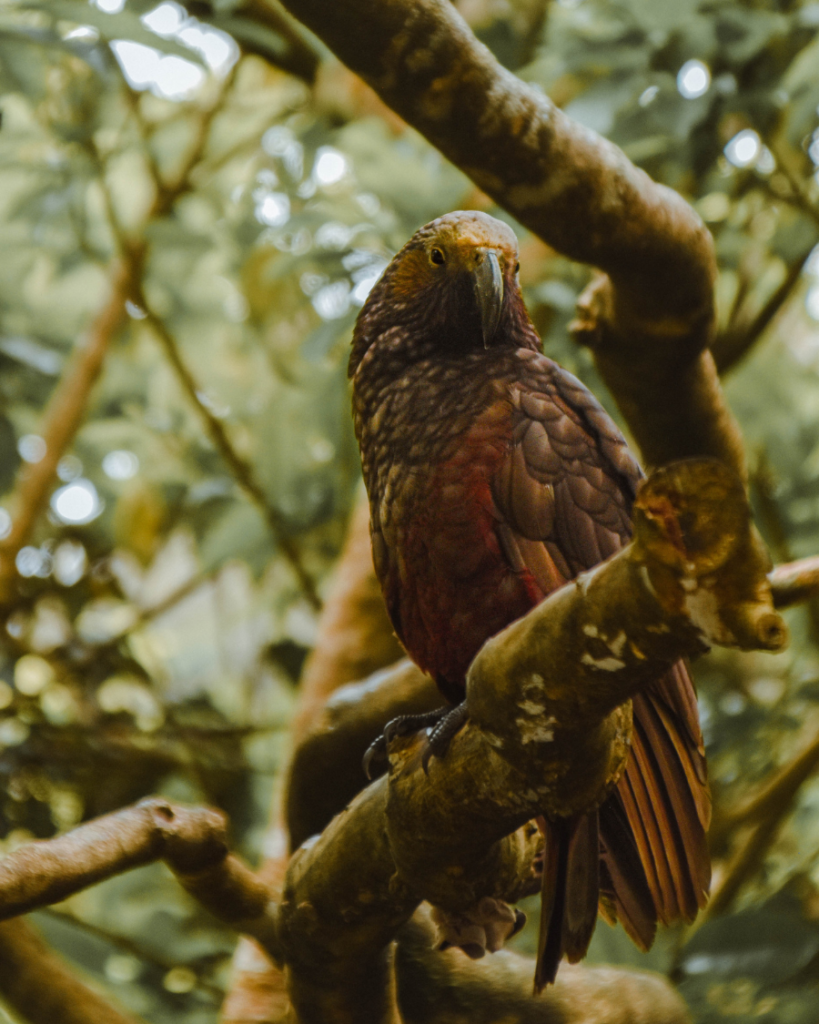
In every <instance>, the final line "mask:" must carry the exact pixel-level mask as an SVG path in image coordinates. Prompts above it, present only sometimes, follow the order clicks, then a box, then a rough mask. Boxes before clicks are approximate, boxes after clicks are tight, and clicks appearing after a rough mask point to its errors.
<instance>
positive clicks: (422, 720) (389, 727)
mask: <svg viewBox="0 0 819 1024" xmlns="http://www.w3.org/2000/svg"><path fill="white" fill-rule="evenodd" d="M448 712H449V708H446V707H443V708H437V709H436V710H435V711H427V712H425V713H424V714H422V715H399V716H398V718H393V720H392V721H391V722H388V723H387V724H386V726H385V727H384V731H383V732H382V733H381V735H380V736H379V737H378V739H376V740H374V741H373V742H372V743H371V744H370V745H369V747H367V750H366V752H365V754H364V760H363V762H362V764H363V767H364V774H365V775H366V776H367V778H368V779H374V778H376V777H377V776H379V775H381V774H383V772H385V771H386V770H387V767H388V765H389V748H390V744H391V743H392V741H393V740H395V739H398V737H399V736H410V735H412V733H416V732H419V731H420V730H421V729H429V728H430V727H436V726H437V725H438V724H439V723H440V722H441V721H442V720H445V719H446V718H447V717H448ZM433 735H435V729H433ZM453 735H454V733H453ZM447 745H448V743H447Z"/></svg>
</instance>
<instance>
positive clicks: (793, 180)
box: [763, 142, 819, 227]
mask: <svg viewBox="0 0 819 1024" xmlns="http://www.w3.org/2000/svg"><path fill="white" fill-rule="evenodd" d="M767 145H768V149H770V151H771V152H772V153H773V155H774V158H775V160H776V164H777V170H778V171H780V172H781V173H782V174H783V175H784V176H785V178H786V179H787V182H788V184H789V185H790V187H791V192H792V196H790V197H788V196H785V197H783V196H781V195H779V194H778V193H776V192H773V190H772V189H771V187H770V183H769V181H768V179H763V180H764V181H765V187H766V190H767V191H768V192H770V193H771V194H772V195H773V196H774V197H775V198H776V199H778V200H781V199H783V198H785V199H786V201H790V202H791V203H792V204H793V205H794V206H797V207H798V208H799V209H800V210H801V211H802V212H803V213H805V214H807V216H808V217H810V219H811V220H812V221H813V222H814V223H815V224H816V226H817V227H819V209H817V207H816V205H815V204H814V203H813V202H812V201H811V199H810V196H808V194H807V193H806V192H805V187H804V185H803V184H802V182H801V181H800V180H799V178H797V176H796V175H795V174H794V173H793V171H792V170H791V169H790V167H789V166H788V162H787V160H785V158H784V157H783V155H782V153H781V152H780V151H779V149H778V148H777V146H776V144H775V143H773V142H768V143H767Z"/></svg>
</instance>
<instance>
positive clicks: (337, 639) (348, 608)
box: [222, 488, 403, 1024]
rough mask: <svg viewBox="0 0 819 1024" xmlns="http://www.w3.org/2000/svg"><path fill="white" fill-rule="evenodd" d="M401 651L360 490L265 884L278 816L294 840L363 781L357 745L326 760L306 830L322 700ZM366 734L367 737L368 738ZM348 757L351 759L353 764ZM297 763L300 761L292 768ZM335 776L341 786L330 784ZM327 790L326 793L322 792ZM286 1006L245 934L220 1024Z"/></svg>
mask: <svg viewBox="0 0 819 1024" xmlns="http://www.w3.org/2000/svg"><path fill="white" fill-rule="evenodd" d="M402 654H403V651H402V649H401V646H400V644H399V643H398V641H397V639H396V638H395V635H394V633H393V630H392V625H391V623H390V621H389V619H388V618H387V610H386V608H385V607H384V601H383V599H382V597H381V588H380V586H379V584H378V580H377V579H376V578H375V570H374V569H373V561H372V551H371V549H370V523H369V504H368V502H367V495H366V493H365V492H364V490H363V488H362V489H361V493H360V494H359V498H358V501H357V502H356V505H355V508H354V510H353V513H352V516H351V518H350V523H349V526H348V529H347V539H346V541H345V544H344V548H343V549H342V552H341V555H340V556H339V559H338V562H337V564H336V568H335V573H334V577H333V582H332V585H331V586H330V589H329V593H328V595H327V600H326V602H325V605H324V608H323V609H322V613H321V616H320V617H319V625H318V636H317V638H316V646H315V648H314V649H313V652H312V653H311V654H310V656H309V657H308V659H307V662H306V663H305V666H304V670H303V672H302V678H301V684H300V687H299V699H298V704H297V706H296V711H295V714H294V717H293V721H292V723H291V727H290V734H291V738H292V742H293V745H294V754H293V761H292V762H291V766H290V767H289V768H288V771H287V773H286V776H285V782H284V786H283V791H284V796H283V798H280V797H279V795H278V794H276V796H275V798H274V807H273V813H272V817H273V822H272V824H271V828H270V833H269V837H270V843H269V845H270V847H271V850H275V852H274V853H271V854H270V855H269V859H268V860H267V862H266V863H265V864H264V865H263V867H262V869H261V872H260V874H261V876H262V877H263V878H264V880H265V881H266V882H267V883H268V884H269V885H271V886H272V887H274V888H276V889H280V888H281V884H282V881H283V879H284V873H285V870H286V867H287V859H288V846H289V845H291V844H290V843H288V838H289V837H288V836H287V833H286V831H285V829H284V826H283V824H282V821H281V819H282V817H284V819H285V820H287V821H289V822H291V825H292V827H293V828H294V829H295V830H297V831H298V830H300V832H301V834H300V836H299V837H298V839H297V842H296V844H295V845H296V846H298V845H300V843H301V842H302V840H303V839H305V838H306V837H307V836H308V835H312V834H313V833H314V832H315V831H318V830H320V829H321V828H323V827H324V825H326V823H327V821H329V819H330V818H331V817H332V816H333V814H335V813H336V812H338V811H340V810H342V809H343V807H344V806H345V804H346V803H347V802H348V801H349V800H350V799H351V798H352V797H353V796H354V795H355V793H356V792H357V791H358V790H359V789H360V788H361V786H362V785H364V782H365V780H364V778H363V774H364V773H363V771H362V770H361V757H360V754H359V753H358V752H357V751H356V752H354V753H353V754H352V755H351V754H349V753H346V752H345V754H344V757H343V760H342V764H341V765H340V766H336V765H333V766H331V768H330V769H329V770H328V771H327V773H326V774H325V775H324V778H323V779H322V785H321V789H320V792H321V794H322V795H323V796H324V799H323V800H322V802H321V806H322V808H323V812H322V822H321V825H320V826H319V829H315V828H313V825H314V824H315V823H316V821H317V820H318V815H317V814H316V811H315V809H314V807H313V800H314V799H315V797H316V793H317V789H318V787H316V786H315V785H313V784H312V782H311V781H310V780H311V779H313V778H315V775H314V773H313V772H312V767H311V763H310V759H309V757H305V756H304V755H303V754H302V753H301V747H302V743H303V742H304V743H306V744H308V745H309V744H310V742H311V738H312V736H313V735H314V733H316V732H318V735H319V736H321V735H322V730H321V725H320V722H321V721H322V720H323V719H324V706H325V703H326V701H327V699H328V697H329V696H330V695H331V694H332V693H333V692H334V691H336V690H338V689H339V688H340V687H342V686H344V685H345V684H346V683H351V682H353V681H354V680H359V679H365V678H366V677H367V676H369V675H370V674H371V673H372V672H375V671H377V670H378V669H381V668H383V667H384V666H386V665H390V664H392V663H393V662H395V661H396V660H397V659H398V658H400V657H401V655H402ZM317 723H319V724H318V726H317ZM342 735H343V732H342ZM372 735H374V734H372ZM372 735H371V736H370V737H369V738H368V739H367V742H368V743H369V742H370V740H371V739H372ZM305 737H307V738H306V739H305ZM319 742H320V741H319ZM362 753H363V750H362ZM353 758H356V759H357V760H356V762H355V763H353ZM296 761H298V762H299V767H296V765H295V762H296ZM345 766H346V768H345ZM325 767H326V764H325ZM302 769H304V770H305V771H306V773H307V778H306V779H304V778H303V777H302ZM339 774H340V775H341V778H342V785H341V786H339V785H337V778H338V775H339ZM351 776H355V777H357V778H358V784H357V785H355V786H354V788H353V789H352V790H351V791H348V790H347V789H346V787H345V785H344V784H343V780H344V779H345V778H350V777H351ZM327 794H330V796H329V798H328V796H327ZM289 1007H290V1000H289V997H288V996H287V986H286V982H285V978H284V975H283V973H282V971H281V970H280V969H279V968H278V967H277V966H276V965H275V964H273V963H272V961H270V960H269V959H268V958H266V957H265V956H264V954H263V952H262V951H261V949H260V948H259V946H258V945H257V944H256V943H254V942H253V940H252V939H248V938H242V939H241V940H240V942H239V945H238V946H237V950H236V954H235V957H234V977H233V981H232V984H231V986H230V992H229V994H228V996H227V999H226V1000H225V1004H224V1006H223V1007H222V1020H223V1024H245V1022H248V1021H252V1022H253V1024H256V1022H258V1021H265V1022H272V1024H278V1022H279V1021H284V1020H285V1018H286V1017H287V1015H288V1014H289V1012H290V1010H289Z"/></svg>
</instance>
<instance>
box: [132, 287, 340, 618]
mask: <svg viewBox="0 0 819 1024" xmlns="http://www.w3.org/2000/svg"><path fill="white" fill-rule="evenodd" d="M135 296H136V301H137V302H138V304H139V305H140V306H141V308H142V309H143V310H144V311H145V313H146V322H147V323H148V324H149V325H150V327H151V329H152V330H153V332H154V334H155V336H156V338H157V340H158V341H159V343H160V344H161V345H162V348H163V350H164V352H165V355H166V357H167V359H168V362H169V363H170V364H171V366H172V367H173V370H174V373H175V374H176V378H177V380H178V381H179V383H180V385H181V386H182V388H183V390H184V391H185V394H186V395H187V396H188V398H189V399H190V400H191V402H192V403H193V405H194V406H195V408H196V410H197V412H198V413H199V415H200V416H201V418H202V422H203V424H204V426H205V429H206V431H207V433H208V435H209V436H210V439H211V441H212V442H213V444H214V446H215V448H216V449H217V451H218V452H219V454H220V455H221V456H222V458H223V459H224V460H225V463H226V464H227V466H228V468H229V469H230V471H231V473H232V474H233V476H234V477H235V479H236V481H237V483H238V484H239V486H240V487H241V488H242V490H243V491H244V492H245V494H246V495H247V496H248V497H249V498H250V500H251V501H252V502H253V503H254V504H255V505H256V506H257V507H258V508H259V509H260V510H261V512H262V513H263V515H264V517H265V519H266V520H267V524H268V526H269V528H270V532H271V533H272V534H273V536H274V537H275V538H276V543H277V544H278V545H279V548H280V549H281V551H282V553H283V555H284V556H285V558H286V559H287V561H288V562H289V563H290V566H291V568H292V569H293V571H294V573H295V574H296V577H297V579H298V581H299V585H300V586H301V589H302V591H303V592H304V595H305V597H306V598H307V600H308V601H309V602H310V604H311V605H312V606H313V607H314V608H321V598H320V597H319V593H318V590H317V589H316V584H315V581H314V580H313V578H312V576H311V575H310V573H309V572H308V571H307V569H306V568H305V566H304V561H303V559H302V555H301V551H300V550H299V546H298V545H297V544H296V542H295V541H294V540H293V539H292V537H290V536H289V534H288V530H287V524H286V523H285V521H284V519H283V518H282V516H281V514H280V513H279V512H278V510H277V509H276V508H274V507H273V505H271V504H270V502H269V501H268V498H267V495H266V494H265V492H264V489H263V488H262V486H261V484H260V483H259V481H258V480H257V479H256V475H255V473H254V472H253V469H252V467H251V465H250V463H249V462H246V461H245V460H244V459H243V458H242V457H241V455H239V453H238V452H237V451H236V449H235V448H234V446H233V443H232V441H231V440H230V438H229V436H228V433H227V430H225V425H224V424H223V423H222V421H221V420H219V419H217V418H216V416H214V415H213V412H212V411H211V410H210V409H209V408H208V407H207V405H206V404H205V403H204V402H203V401H202V398H201V395H202V390H201V388H200V387H199V386H198V385H197V383H196V381H195V380H194V377H193V374H192V373H191V371H190V370H189V369H188V367H187V366H186V364H185V362H184V360H183V359H182V356H181V354H180V352H179V347H178V345H177V344H176V340H175V339H174V337H173V335H172V334H171V332H170V331H169V330H168V327H167V325H166V324H165V321H164V320H161V319H160V318H159V317H158V316H157V315H156V314H155V313H154V312H153V310H152V309H151V307H150V306H149V305H148V302H147V300H146V298H145V294H144V292H143V291H142V286H141V284H137V285H136V287H135Z"/></svg>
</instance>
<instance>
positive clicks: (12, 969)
mask: <svg viewBox="0 0 819 1024" xmlns="http://www.w3.org/2000/svg"><path fill="white" fill-rule="evenodd" d="M0 992H2V993H3V999H4V1000H5V1001H6V1002H7V1003H8V1005H9V1006H10V1007H11V1008H12V1009H13V1010H15V1011H16V1012H17V1013H19V1014H20V1015H21V1017H22V1018H23V1019H24V1020H26V1021H28V1022H29V1024H141V1022H140V1021H139V1020H138V1019H137V1018H136V1017H132V1016H131V1015H130V1014H126V1013H123V1011H122V1010H118V1009H117V1008H116V1007H114V1006H113V1005H112V1004H111V1003H109V1002H108V1001H107V1000H106V999H104V998H103V997H102V996H101V995H99V994H98V993H97V992H95V991H94V989H92V988H89V987H88V986H87V985H85V984H83V982H81V981H80V980H79V979H78V978H77V976H76V974H75V973H74V971H73V970H71V969H70V968H69V967H68V965H67V964H66V963H65V961H64V960H63V959H62V958H61V957H59V956H57V954H56V953H54V952H52V951H51V950H50V949H49V948H48V947H47V946H46V944H45V943H44V942H43V940H42V939H41V938H40V937H39V936H38V935H37V933H36V932H35V931H34V929H33V928H31V926H30V925H28V924H27V923H26V922H25V921H13V922H5V923H2V924H0Z"/></svg>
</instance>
